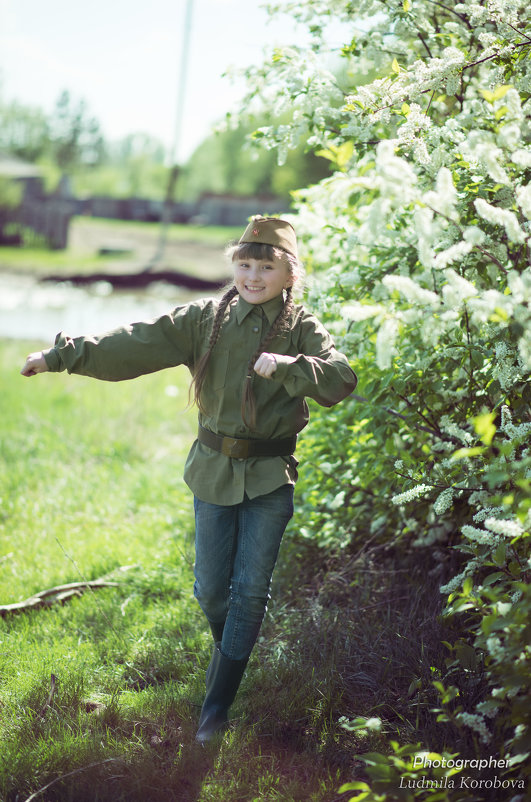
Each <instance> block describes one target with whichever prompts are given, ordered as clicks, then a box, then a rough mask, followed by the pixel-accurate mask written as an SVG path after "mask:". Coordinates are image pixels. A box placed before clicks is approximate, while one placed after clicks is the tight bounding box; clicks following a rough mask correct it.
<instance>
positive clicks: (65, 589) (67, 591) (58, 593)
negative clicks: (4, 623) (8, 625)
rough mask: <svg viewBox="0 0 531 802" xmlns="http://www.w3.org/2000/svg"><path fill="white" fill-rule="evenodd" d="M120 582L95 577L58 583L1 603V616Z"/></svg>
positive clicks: (116, 584) (114, 585) (110, 586)
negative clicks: (25, 596)
mask: <svg viewBox="0 0 531 802" xmlns="http://www.w3.org/2000/svg"><path fill="white" fill-rule="evenodd" d="M118 584H119V583H118V582H109V581H108V580H106V579H94V580H92V581H91V582H70V583H69V584H67V585H56V587H53V588H48V589H47V590H41V591H39V592H38V593H35V594H34V595H33V596H30V597H29V598H28V599H25V600H24V601H21V602H15V603H14V604H2V605H0V616H5V615H7V614H8V613H18V612H21V611H22V610H33V609H35V608H36V607H45V606H47V605H50V604H54V603H56V602H62V601H66V599H71V598H72V596H81V594H82V592H83V591H84V590H96V589H97V588H112V587H117V586H118Z"/></svg>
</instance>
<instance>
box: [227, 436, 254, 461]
mask: <svg viewBox="0 0 531 802" xmlns="http://www.w3.org/2000/svg"><path fill="white" fill-rule="evenodd" d="M221 453H222V454H224V455H225V456H226V457H233V458H234V459H246V458H247V457H248V456H249V441H248V440H238V439H236V438H235V437H224V438H223V442H222V444H221Z"/></svg>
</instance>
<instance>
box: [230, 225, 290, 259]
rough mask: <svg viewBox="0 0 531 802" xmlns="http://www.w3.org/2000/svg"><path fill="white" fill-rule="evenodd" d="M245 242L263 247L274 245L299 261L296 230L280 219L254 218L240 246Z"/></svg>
mask: <svg viewBox="0 0 531 802" xmlns="http://www.w3.org/2000/svg"><path fill="white" fill-rule="evenodd" d="M244 242H260V243H262V244H263V245H273V246H274V247H275V248H282V249H283V250H284V251H287V252H288V253H289V254H291V255H292V256H294V257H295V259H298V258H299V257H298V251H297V235H296V234H295V229H294V228H293V226H292V225H291V223H288V221H287V220H281V219H280V218H279V217H259V216H257V217H253V218H252V220H251V222H250V223H249V225H248V226H247V228H246V229H245V231H244V232H243V234H242V236H241V237H240V241H239V244H241V243H244Z"/></svg>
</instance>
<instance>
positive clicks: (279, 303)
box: [236, 294, 284, 326]
mask: <svg viewBox="0 0 531 802" xmlns="http://www.w3.org/2000/svg"><path fill="white" fill-rule="evenodd" d="M283 306H284V295H283V294H281V295H277V296H276V298H271V300H270V301H266V302H265V304H250V303H248V301H245V300H244V299H243V298H242V297H241V295H238V300H237V301H236V320H237V321H238V324H240V325H241V323H243V321H244V320H245V318H246V317H247V316H248V315H250V314H251V313H252V312H253V311H254V310H256V311H257V312H260V310H263V312H264V315H265V316H266V318H267V320H268V323H269V325H270V326H272V325H273V323H274V321H275V319H276V317H277V315H278V313H279V312H280V310H281V309H282V307H283Z"/></svg>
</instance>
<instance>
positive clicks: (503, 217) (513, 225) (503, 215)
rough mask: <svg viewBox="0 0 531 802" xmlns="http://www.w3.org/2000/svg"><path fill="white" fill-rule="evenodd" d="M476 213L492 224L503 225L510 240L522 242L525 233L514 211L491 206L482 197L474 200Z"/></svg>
mask: <svg viewBox="0 0 531 802" xmlns="http://www.w3.org/2000/svg"><path fill="white" fill-rule="evenodd" d="M474 206H475V207H476V211H477V213H478V214H479V215H480V217H483V218H484V219H485V220H487V222H489V223H492V225H496V226H503V227H504V228H505V232H506V234H507V236H508V237H509V239H510V240H511V241H512V242H523V241H524V240H525V234H524V232H523V231H522V229H521V228H520V225H519V224H518V219H517V217H516V215H515V213H514V212H511V211H510V210H509V209H500V208H499V207H498V206H492V205H491V204H490V203H487V201H486V200H484V199H483V198H478V199H477V200H475V201H474Z"/></svg>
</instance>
